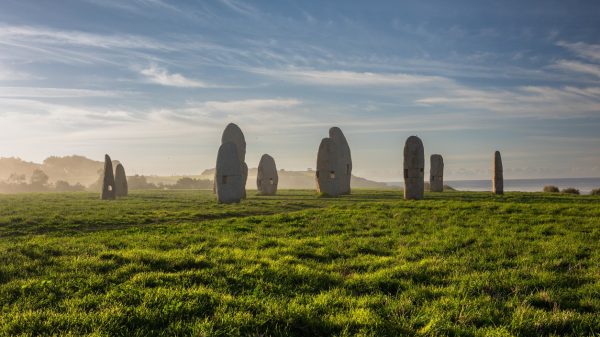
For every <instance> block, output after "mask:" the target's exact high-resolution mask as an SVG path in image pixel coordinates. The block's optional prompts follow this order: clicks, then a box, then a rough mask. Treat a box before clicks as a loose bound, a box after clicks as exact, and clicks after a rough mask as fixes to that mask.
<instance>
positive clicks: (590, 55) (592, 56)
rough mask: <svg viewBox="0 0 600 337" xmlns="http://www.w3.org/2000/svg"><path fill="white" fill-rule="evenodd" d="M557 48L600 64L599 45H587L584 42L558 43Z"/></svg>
mask: <svg viewBox="0 0 600 337" xmlns="http://www.w3.org/2000/svg"><path fill="white" fill-rule="evenodd" d="M556 44H557V45H558V46H561V47H564V48H567V49H569V50H570V51H571V52H573V53H575V54H576V55H577V56H579V57H581V58H584V59H588V60H590V61H596V62H600V45H599V44H588V43H584V42H575V43H573V42H566V41H559V42H557V43H556Z"/></svg>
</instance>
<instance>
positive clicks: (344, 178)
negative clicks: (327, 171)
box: [329, 127, 352, 194]
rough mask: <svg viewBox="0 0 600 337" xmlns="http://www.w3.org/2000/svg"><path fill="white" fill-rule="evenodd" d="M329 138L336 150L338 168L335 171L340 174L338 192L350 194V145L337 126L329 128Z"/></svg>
mask: <svg viewBox="0 0 600 337" xmlns="http://www.w3.org/2000/svg"><path fill="white" fill-rule="evenodd" d="M329 138H331V139H332V140H333V141H334V142H335V144H336V146H337V150H338V161H337V163H338V166H339V167H338V169H337V170H336V172H338V173H339V175H340V194H350V181H351V179H352V155H351V153H350V146H349V145H348V141H347V140H346V137H345V136H344V133H343V132H342V130H341V129H340V128H338V127H332V128H331V129H329Z"/></svg>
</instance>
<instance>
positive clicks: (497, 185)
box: [492, 151, 504, 194]
mask: <svg viewBox="0 0 600 337" xmlns="http://www.w3.org/2000/svg"><path fill="white" fill-rule="evenodd" d="M493 170H494V176H493V177H492V192H494V194H504V173H503V170H502V157H500V151H496V152H495V153H494V167H493Z"/></svg>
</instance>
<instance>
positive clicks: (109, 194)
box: [101, 155, 115, 200]
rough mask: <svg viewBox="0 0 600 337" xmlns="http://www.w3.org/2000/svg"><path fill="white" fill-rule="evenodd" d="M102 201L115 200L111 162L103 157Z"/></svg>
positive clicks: (106, 156) (106, 157) (107, 157)
mask: <svg viewBox="0 0 600 337" xmlns="http://www.w3.org/2000/svg"><path fill="white" fill-rule="evenodd" d="M101 198H102V200H114V199H115V176H114V175H113V166H112V160H110V157H109V156H108V155H104V172H103V173H102V195H101Z"/></svg>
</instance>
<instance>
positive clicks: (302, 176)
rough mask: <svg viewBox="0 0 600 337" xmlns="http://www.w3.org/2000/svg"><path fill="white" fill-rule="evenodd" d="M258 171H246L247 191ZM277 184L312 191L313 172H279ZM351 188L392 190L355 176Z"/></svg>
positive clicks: (210, 171)
mask: <svg viewBox="0 0 600 337" xmlns="http://www.w3.org/2000/svg"><path fill="white" fill-rule="evenodd" d="M257 173H258V169H256V168H251V169H249V170H248V182H247V183H246V188H247V189H253V190H254V189H256V175H257ZM278 174H279V184H278V188H281V189H313V188H315V184H316V183H315V171H312V170H311V171H287V170H283V169H281V170H279V171H278ZM214 175H215V169H208V170H204V172H202V174H201V175H200V176H198V178H199V179H207V180H213V176H214ZM350 183H351V186H352V187H353V188H369V189H393V187H390V186H388V185H387V184H385V183H380V182H376V181H372V180H368V179H365V178H360V177H357V176H354V175H353V176H352V180H351V182H350Z"/></svg>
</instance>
